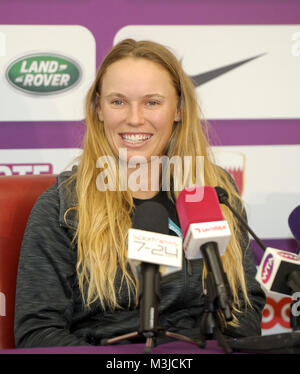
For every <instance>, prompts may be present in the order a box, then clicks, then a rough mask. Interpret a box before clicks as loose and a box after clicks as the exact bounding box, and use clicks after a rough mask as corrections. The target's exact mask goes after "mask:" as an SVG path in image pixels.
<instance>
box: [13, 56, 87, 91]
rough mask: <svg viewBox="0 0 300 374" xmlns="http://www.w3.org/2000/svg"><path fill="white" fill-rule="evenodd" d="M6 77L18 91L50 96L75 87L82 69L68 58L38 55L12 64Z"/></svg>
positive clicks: (26, 57) (23, 58) (20, 59)
mask: <svg viewBox="0 0 300 374" xmlns="http://www.w3.org/2000/svg"><path fill="white" fill-rule="evenodd" d="M6 77H7V79H8V82H9V83H10V84H11V85H13V86H14V87H15V88H17V89H20V90H22V91H25V92H28V93H33V94H41V95H49V94H54V93H58V92H61V91H65V90H68V89H70V88H71V87H73V86H75V85H76V84H77V83H78V82H79V80H80V78H81V69H80V67H79V66H78V64H77V63H75V62H74V61H72V60H71V59H70V58H68V57H65V56H60V55H55V54H50V53H49V54H36V55H29V56H24V57H22V58H19V59H18V60H16V61H14V62H13V63H11V64H10V65H9V67H8V69H7V71H6Z"/></svg>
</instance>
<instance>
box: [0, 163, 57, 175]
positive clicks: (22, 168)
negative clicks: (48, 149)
mask: <svg viewBox="0 0 300 374" xmlns="http://www.w3.org/2000/svg"><path fill="white" fill-rule="evenodd" d="M28 174H53V166H52V164H38V163H36V164H0V176H10V175H28Z"/></svg>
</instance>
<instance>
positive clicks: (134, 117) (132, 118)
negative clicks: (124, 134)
mask: <svg viewBox="0 0 300 374" xmlns="http://www.w3.org/2000/svg"><path fill="white" fill-rule="evenodd" d="M127 122H128V124H129V125H132V126H138V125H141V124H143V123H144V116H143V110H142V108H141V107H140V106H139V105H138V104H132V105H131V106H130V108H129V110H128V115H127Z"/></svg>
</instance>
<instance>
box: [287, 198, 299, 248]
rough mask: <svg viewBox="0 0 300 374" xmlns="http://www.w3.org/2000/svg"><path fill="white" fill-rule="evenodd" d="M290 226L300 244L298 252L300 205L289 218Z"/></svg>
mask: <svg viewBox="0 0 300 374" xmlns="http://www.w3.org/2000/svg"><path fill="white" fill-rule="evenodd" d="M288 222H289V227H290V230H291V232H292V234H293V235H294V238H295V239H296V242H297V243H298V244H299V247H298V253H299V251H300V205H299V206H297V208H295V209H294V210H293V211H292V213H291V214H290V215H289V218H288Z"/></svg>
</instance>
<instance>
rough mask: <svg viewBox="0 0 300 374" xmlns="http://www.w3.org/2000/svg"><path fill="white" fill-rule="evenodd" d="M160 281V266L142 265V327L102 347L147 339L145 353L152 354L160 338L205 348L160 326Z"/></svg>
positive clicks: (115, 338)
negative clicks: (134, 339)
mask: <svg viewBox="0 0 300 374" xmlns="http://www.w3.org/2000/svg"><path fill="white" fill-rule="evenodd" d="M160 280H161V274H160V272H159V265H156V264H152V263H147V262H142V263H141V271H140V273H139V289H140V291H139V305H140V327H139V329H138V331H133V332H130V333H128V334H124V335H121V336H117V337H114V338H110V339H101V341H100V345H107V344H115V343H119V342H121V341H123V340H127V339H132V338H145V339H146V345H145V348H144V353H151V350H152V348H153V347H156V346H157V338H158V337H168V338H172V339H176V340H181V341H185V342H188V343H192V344H195V345H197V346H198V347H200V348H204V346H205V343H204V342H203V341H202V340H193V339H191V338H189V337H187V336H184V335H181V334H177V333H175V332H172V331H167V330H165V329H162V328H160V327H159V326H158V306H159V301H160Z"/></svg>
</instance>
